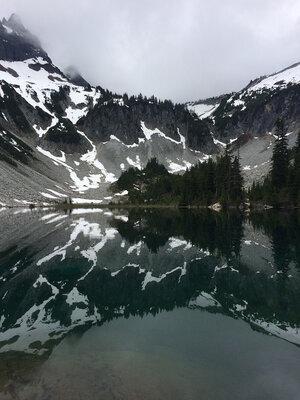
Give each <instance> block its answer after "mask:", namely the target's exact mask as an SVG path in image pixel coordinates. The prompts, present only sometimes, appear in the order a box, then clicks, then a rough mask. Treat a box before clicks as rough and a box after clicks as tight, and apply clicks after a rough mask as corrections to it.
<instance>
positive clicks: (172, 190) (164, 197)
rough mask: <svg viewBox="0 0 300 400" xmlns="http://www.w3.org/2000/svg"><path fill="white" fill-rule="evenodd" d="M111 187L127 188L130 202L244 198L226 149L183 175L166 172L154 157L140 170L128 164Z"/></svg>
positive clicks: (235, 163) (232, 200) (204, 202)
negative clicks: (216, 156)
mask: <svg viewBox="0 0 300 400" xmlns="http://www.w3.org/2000/svg"><path fill="white" fill-rule="evenodd" d="M112 190H113V191H120V190H128V197H129V202H130V203H132V204H144V203H148V204H167V205H170V204H172V205H181V206H192V205H195V206H197V205H202V206H208V205H211V204H213V203H215V202H221V203H222V205H223V206H225V207H226V206H232V205H234V206H239V205H240V204H241V203H243V200H244V191H243V178H242V175H241V171H240V164H239V159H238V158H237V157H235V158H234V159H232V157H231V155H230V154H229V152H228V151H227V150H226V152H225V154H224V155H223V156H221V157H219V158H217V160H216V161H213V160H212V159H211V158H209V159H208V160H207V161H205V162H203V163H200V162H199V163H198V164H197V165H195V166H193V167H191V168H190V169H189V170H187V171H186V172H185V173H184V174H183V175H176V174H170V173H169V172H168V171H167V169H166V168H165V167H164V166H163V165H161V164H159V163H158V162H157V160H156V159H155V158H153V159H151V160H150V161H148V163H147V165H146V167H145V168H144V169H143V170H141V171H140V170H138V169H136V168H129V169H128V170H127V171H125V172H123V173H122V175H121V176H120V178H119V179H118V181H117V182H116V183H114V185H113V186H112Z"/></svg>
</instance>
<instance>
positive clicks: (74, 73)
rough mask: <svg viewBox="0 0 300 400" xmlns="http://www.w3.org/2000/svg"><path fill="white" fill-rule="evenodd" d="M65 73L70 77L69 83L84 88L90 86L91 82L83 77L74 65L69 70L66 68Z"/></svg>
mask: <svg viewBox="0 0 300 400" xmlns="http://www.w3.org/2000/svg"><path fill="white" fill-rule="evenodd" d="M64 73H65V75H66V76H67V77H68V79H69V81H70V82H72V83H74V84H75V85H78V86H84V87H88V86H90V84H89V82H87V81H86V80H85V79H84V78H83V77H82V75H81V74H80V72H79V71H78V69H77V68H76V67H74V66H73V65H70V66H69V67H68V68H66V69H65V71H64Z"/></svg>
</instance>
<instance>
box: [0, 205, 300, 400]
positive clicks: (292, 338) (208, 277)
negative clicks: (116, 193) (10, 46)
mask: <svg viewBox="0 0 300 400" xmlns="http://www.w3.org/2000/svg"><path fill="white" fill-rule="evenodd" d="M0 216H1V231H0V300H1V301H0V327H1V328H0V399H39V400H40V399H47V400H48V399H55V400H56V399H88V400H89V399H101V400H102V399H146V400H147V399H153V400H154V399H155V400H156V399H175V400H176V399H178V400H179V399H180V400H181V399H205V400H206V399H213V400H219V399H222V400H223V399H226V400H227V399H247V400H249V399H251V400H252V399H253V400H254V399H255V400H256V399H278V400H279V399H280V400H285V399H289V400H294V399H295V400H296V399H297V400H298V399H299V398H300V379H299V378H300V372H299V371H300V347H299V345H300V329H299V326H300V279H299V278H300V227H299V217H298V216H297V215H296V214H293V215H290V214H276V213H264V214H258V215H254V216H252V217H251V218H250V217H249V216H248V217H245V216H242V215H240V214H237V213H235V214H232V213H231V214H218V213H212V212H192V211H175V210H173V211H172V210H149V209H148V210H130V211H120V210H107V209H105V210H73V212H72V213H70V212H66V213H64V212H55V211H51V210H48V211H43V212H42V211H32V212H23V211H22V210H18V211H7V210H2V211H1V212H0Z"/></svg>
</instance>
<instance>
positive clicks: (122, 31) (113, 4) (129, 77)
mask: <svg viewBox="0 0 300 400" xmlns="http://www.w3.org/2000/svg"><path fill="white" fill-rule="evenodd" d="M12 13H16V14H17V15H19V16H20V17H21V19H22V22H23V24H24V25H25V27H26V28H27V29H29V30H30V31H31V32H32V33H33V34H34V35H37V36H38V37H39V39H40V41H41V43H42V45H43V47H44V49H45V50H46V51H47V52H48V53H49V55H50V57H51V58H52V59H53V61H54V63H56V64H57V65H58V66H60V67H62V68H66V67H68V66H69V65H73V66H75V67H76V69H77V70H78V71H80V73H81V74H82V75H83V76H84V78H86V79H87V81H89V82H90V83H91V84H94V85H101V86H103V87H105V88H109V89H110V90H113V91H116V92H127V93H129V94H132V93H139V92H142V93H143V94H145V95H152V94H155V95H156V96H158V97H160V98H171V99H172V100H174V101H187V100H193V99H198V98H205V97H209V96H214V95H218V94H221V93H224V92H231V91H234V90H239V89H241V88H242V87H243V86H245V85H246V84H247V83H248V82H249V81H250V80H251V79H254V78H256V77H257V76H260V75H264V74H269V73H272V72H274V71H276V70H280V69H282V68H284V67H286V66H288V65H290V64H293V63H295V62H298V61H300V41H299V37H300V3H299V1H297V0H282V1H280V2H278V0H265V1H263V2H262V1H261V0H252V1H251V2H249V1H246V0H227V1H226V2H220V1H219V0H210V1H207V0H176V1H175V0H164V1H163V2H162V1H158V0H151V1H150V0H142V1H141V0H126V1H123V0H114V1H111V0H87V1H84V2H83V1H78V2H74V0H64V1H63V2H62V1H59V0H44V1H40V0H26V2H24V1H21V0H0V17H1V18H2V17H6V18H9V16H10V15H11V14H12Z"/></svg>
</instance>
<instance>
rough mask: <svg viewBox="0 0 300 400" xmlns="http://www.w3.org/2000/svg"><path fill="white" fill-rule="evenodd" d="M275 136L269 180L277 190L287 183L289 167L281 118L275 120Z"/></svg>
mask: <svg viewBox="0 0 300 400" xmlns="http://www.w3.org/2000/svg"><path fill="white" fill-rule="evenodd" d="M276 136H277V137H276V140H275V145H274V150H273V156H272V169H271V181H272V185H273V187H274V189H275V191H278V190H280V189H281V188H282V187H284V185H285V184H286V183H287V177H288V168H289V152H288V146H287V138H286V136H285V129H284V121H283V120H282V119H281V118H279V119H278V120H277V122H276Z"/></svg>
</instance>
